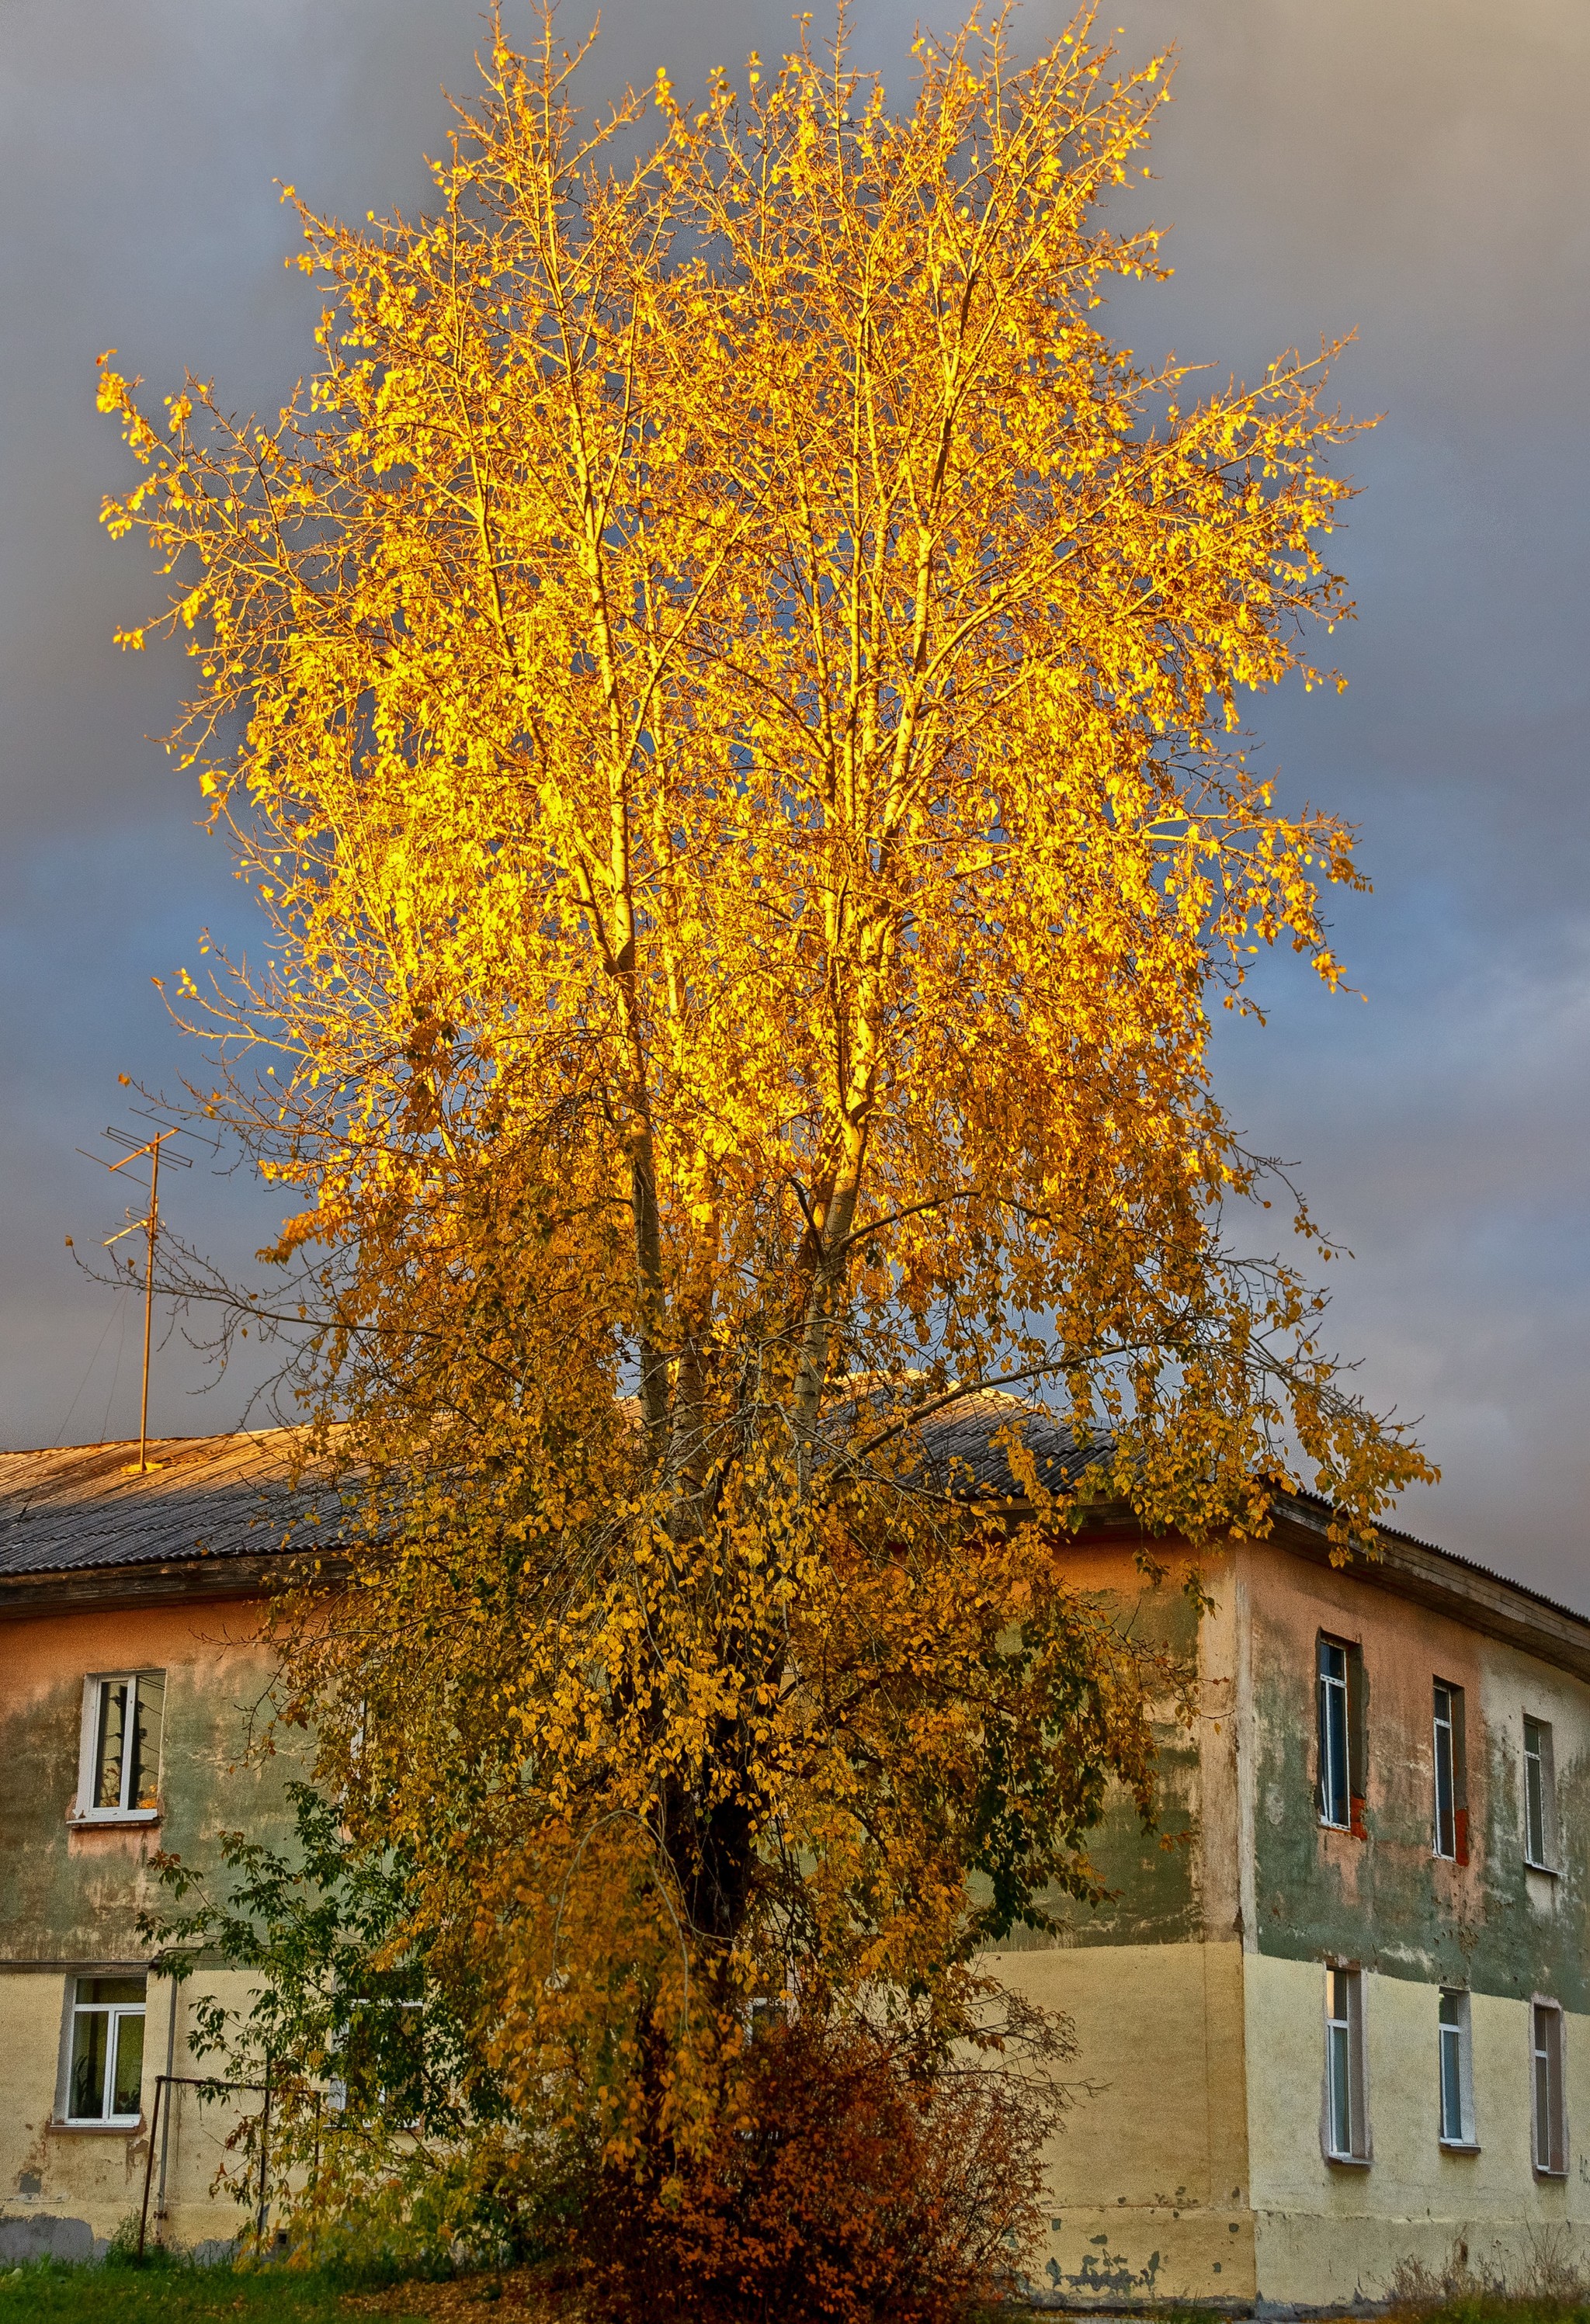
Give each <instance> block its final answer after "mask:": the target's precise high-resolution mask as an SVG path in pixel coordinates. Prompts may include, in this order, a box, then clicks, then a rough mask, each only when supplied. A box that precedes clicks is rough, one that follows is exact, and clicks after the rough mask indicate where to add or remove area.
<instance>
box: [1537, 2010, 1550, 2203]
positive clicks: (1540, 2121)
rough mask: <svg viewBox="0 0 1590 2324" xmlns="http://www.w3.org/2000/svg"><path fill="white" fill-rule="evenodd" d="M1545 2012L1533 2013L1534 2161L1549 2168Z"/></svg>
mask: <svg viewBox="0 0 1590 2324" xmlns="http://www.w3.org/2000/svg"><path fill="white" fill-rule="evenodd" d="M1545 2015H1546V2012H1545V2011H1544V2010H1543V2009H1537V2010H1536V2012H1535V2161H1536V2163H1537V2164H1538V2165H1539V2168H1540V2169H1541V2170H1542V2171H1549V2170H1550V2168H1551V2061H1550V2060H1549V2058H1548V2055H1547V2052H1546V2031H1545V2025H1544V2022H1543V2021H1544V2019H1545Z"/></svg>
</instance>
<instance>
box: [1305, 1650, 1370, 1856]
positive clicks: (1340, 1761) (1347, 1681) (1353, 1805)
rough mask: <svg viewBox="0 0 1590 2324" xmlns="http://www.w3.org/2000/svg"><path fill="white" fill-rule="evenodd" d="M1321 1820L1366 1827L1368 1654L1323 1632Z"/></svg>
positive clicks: (1319, 1694)
mask: <svg viewBox="0 0 1590 2324" xmlns="http://www.w3.org/2000/svg"><path fill="white" fill-rule="evenodd" d="M1316 1670H1317V1683H1316V1708H1317V1724H1318V1730H1319V1731H1318V1737H1317V1743H1318V1758H1319V1821H1320V1822H1321V1823H1323V1824H1327V1825H1329V1826H1330V1827H1331V1828H1332V1829H1333V1830H1334V1831H1355V1832H1360V1833H1361V1832H1362V1831H1363V1824H1362V1821H1361V1818H1362V1815H1363V1810H1364V1796H1363V1794H1364V1658H1363V1655H1362V1654H1361V1653H1360V1651H1359V1649H1358V1648H1357V1646H1353V1645H1351V1644H1349V1643H1348V1641H1346V1640H1345V1639H1343V1638H1329V1637H1326V1635H1325V1633H1324V1631H1323V1630H1322V1631H1321V1632H1320V1634H1319V1640H1318V1647H1317V1664H1316Z"/></svg>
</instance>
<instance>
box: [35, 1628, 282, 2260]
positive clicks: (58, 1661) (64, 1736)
mask: <svg viewBox="0 0 1590 2324" xmlns="http://www.w3.org/2000/svg"><path fill="white" fill-rule="evenodd" d="M260 1610H261V1609H260V1608H259V1606H258V1604H257V1603H255V1602H251V1601H246V1600H244V1601H236V1600H235V1601H231V1602H226V1601H222V1602H219V1603H217V1602H213V1601H212V1602H209V1603H207V1604H204V1605H201V1606H197V1607H195V1606H183V1605H180V1604H175V1605H173V1604H154V1605H143V1606H139V1605H135V1604H134V1605H127V1606H121V1607H88V1608H84V1609H81V1610H78V1609H73V1610H70V1611H60V1612H52V1613H41V1614H37V1615H33V1616H32V1617H29V1618H22V1619H14V1620H11V1621H8V1622H7V1623H6V1624H5V1629H4V1632H3V1633H0V1637H3V1643H4V1654H3V1657H0V1750H4V1752H5V1755H6V1764H8V1765H10V1766H14V1767H25V1768H26V1769H27V1770H28V1781H27V1783H26V1784H23V1785H18V1786H13V1787H12V1788H11V1790H10V1791H9V1792H8V1793H7V1794H5V1797H4V1798H3V1799H0V1866H4V1879H3V1881H0V2255H10V2256H24V2255H27V2254H29V2253H30V2252H32V2251H38V2250H51V2249H53V2250H56V2251H58V2252H60V2253H62V2254H63V2255H87V2253H88V2251H90V2250H91V2249H93V2248H94V2247H95V2246H96V2244H103V2241H104V2239H105V2238H106V2237H107V2236H109V2235H110V2234H112V2233H113V2232H114V2230H115V2228H116V2224H117V2222H118V2221H119V2220H121V2219H123V2218H125V2216H126V2215H127V2214H128V2212H129V2211H135V2210H136V2209H138V2207H139V2204H140V2202H141V2200H142V2198H143V2172H144V2164H145V2158H146V2156H147V2153H148V2147H147V2144H146V2131H147V2126H148V2124H149V2121H150V2116H151V2113H152V2110H153V2098H154V2078H155V2076H156V2075H157V2074H158V2073H161V2072H162V2071H164V2070H165V2064H166V2057H167V2046H166V2043H167V2030H168V2023H169V2013H170V2007H171V1986H170V1984H169V1982H167V1981H165V1980H162V1979H159V1978H150V1980H149V1985H148V1997H147V2005H146V2015H145V2020H144V2046H143V2122H142V2124H141V2125H139V2126H134V2127H131V2128H125V2127H123V2128H117V2127H114V2126H113V2127H105V2128H100V2127H97V2126H96V2127H83V2126H67V2125H66V2124H65V2122H64V2121H62V2120H61V2119H60V2116H62V2115H63V2114H64V2112H65V2107H64V2103H63V2101H64V2094H65V2076H66V2065H67V2057H68V2048H69V2021H70V2012H71V1997H72V1994H73V1991H74V1989H75V1984H76V1979H77V1978H79V1976H92V1975H105V1974H106V1973H108V1972H110V1971H112V1970H116V1971H120V1972H121V1973H122V1974H124V1975H131V1974H135V1973H142V1972H143V1968H144V1965H145V1964H146V1963H147V1961H148V1960H149V1957H150V1954H151V1951H152V1950H153V1948H152V1947H151V1945H150V1943H149V1941H148V1940H147V1939H144V1938H141V1937H140V1936H139V1934H138V1932H137V1915H138V1913H139V1911H140V1910H141V1909H143V1908H147V1907H150V1906H153V1905H156V1904H158V1903H159V1902H160V1900H161V1897H162V1893H163V1892H162V1890H161V1889H160V1886H159V1883H158V1880H157V1878H156V1877H155V1875H154V1873H153V1870H152V1868H151V1862H150V1859H151V1858H153V1855H154V1854H155V1853H156V1851H157V1850H159V1849H165V1850H166V1851H168V1852H171V1853H175V1854H180V1855H182V1856H184V1857H188V1858H193V1857H196V1856H202V1855H203V1854H205V1853H206V1852H207V1851H206V1844H207V1843H208V1842H210V1841H213V1840H214V1838H215V1836H216V1834H217V1832H219V1831H223V1830H238V1829H246V1830H247V1831H249V1832H250V1834H251V1836H253V1837H254V1838H256V1839H261V1840H271V1839H272V1838H273V1837H275V1836H277V1835H279V1834H280V1835H284V1834H285V1831H286V1830H287V1818H286V1812H285V1800H284V1796H283V1789H282V1786H283V1784H284V1782H285V1780H286V1778H287V1776H288V1775H290V1774H291V1773H292V1772H293V1768H294V1761H293V1759H292V1757H291V1754H288V1755H286V1756H284V1757H277V1758H275V1759H273V1760H272V1761H269V1762H267V1763H266V1764H265V1765H263V1766H260V1765H257V1764H254V1765H244V1764H242V1762H243V1758H244V1754H245V1751H246V1748H247V1744H248V1738H249V1732H250V1721H251V1719H252V1718H253V1717H254V1713H255V1711H256V1710H257V1707H258V1705H259V1702H260V1698H261V1696H262V1693H263V1689H264V1686H265V1683H266V1682H267V1679H268V1676H269V1666H268V1665H267V1663H266V1662H265V1661H264V1660H263V1658H262V1656H261V1655H260V1653H259V1651H258V1649H257V1648H255V1647H253V1646H250V1645H249V1644H248V1643H247V1642H248V1641H249V1639H250V1638H251V1637H252V1634H253V1632H254V1628H255V1625H256V1623H257V1620H258V1617H259V1613H260ZM128 1669H134V1670H137V1669H145V1670H147V1669H160V1670H163V1671H164V1672H165V1674H166V1696H165V1709H164V1720H163V1733H162V1749H161V1779H160V1802H161V1811H162V1812H161V1815H160V1819H159V1821H156V1822H153V1823H143V1824H136V1825H93V1824H82V1823H76V1822H73V1821H71V1817H70V1812H71V1810H72V1808H73V1807H74V1805H75V1803H76V1798H77V1789H78V1770H79V1736H80V1729H81V1722H82V1710H83V1682H84V1679H85V1677H87V1676H88V1674H93V1673H102V1672H107V1671H119V1670H128ZM200 1987H203V1988H204V1989H207V1990H208V1989H212V1988H213V1989H215V1990H217V1992H223V1993H225V1995H226V1997H227V1998H228V1999H231V1998H234V1997H235V1998H237V1999H241V1998H242V1997H243V1994H244V1992H245V1985H244V1981H243V1980H242V1979H240V1978H236V1976H231V1977H228V1976H226V1975H224V1974H222V1975H219V1976H216V1977H203V1978H199V1979H198V1980H196V1982H195V1983H194V1984H192V1985H190V1987H189V1988H188V1989H187V1992H186V1994H185V1995H184V1997H183V1999H182V2002H181V2004H180V2008H181V2009H182V2011H183V2012H184V2013H185V2014H184V2015H180V2016H179V2019H178V2023H177V2028H176V2032H177V2040H176V2047H175V2055H174V2059H173V2066H174V2070H175V2071H176V2072H177V2073H179V2074H181V2073H184V2072H187V2073H191V2072H193V2071H194V2070H195V2069H194V2065H193V2061H192V2060H191V2058H190V2056H189V2055H188V2054H187V2050H186V2042H185V2038H184V2036H185V2032H186V2024H187V2023H188V2022H189V2015H190V2012H191V2009H192V2006H193V2004H194V2001H195V2000H196V1999H197V1997H198V1993H199V1989H200ZM241 2103H246V2102H241ZM235 2121H236V2109H235V2108H229V2107H225V2106H221V2107H216V2106H211V2107H204V2108H200V2107H199V2106H198V2104H197V2102H196V2100H195V2098H194V2097H193V2095H192V2094H191V2093H187V2094H184V2096H183V2097H182V2098H180V2099H179V2101H178V2102H177V2107H176V2111H175V2113H174V2115H173V2118H172V2130H173V2136H172V2138H171V2141H170V2142H168V2150H167V2184H168V2190H169V2192H170V2195H171V2207H172V2209H171V2222H170V2228H171V2232H174V2233H175V2234H177V2235H178V2236H180V2237H181V2239H182V2240H184V2241H203V2240H205V2239H207V2238H214V2237H216V2236H223V2237H224V2236H229V2235H231V2234H233V2233H235V2232H236V2219H235V2215H234V2211H233V2208H232V2206H231V2205H230V2204H229V2203H227V2202H226V2201H222V2202H220V2203H217V2202H216V2201H215V2200H213V2199H211V2198H210V2197H209V2195H208V2186H209V2182H210V2181H211V2179H212V2178H213V2176H214V2174H215V2171H216V2168H217V2163H218V2161H219V2160H220V2151H221V2146H222V2144H223V2142H224V2139H225V2136H226V2132H227V2130H229V2129H230V2127H231V2126H232V2125H233V2123H234V2122H235Z"/></svg>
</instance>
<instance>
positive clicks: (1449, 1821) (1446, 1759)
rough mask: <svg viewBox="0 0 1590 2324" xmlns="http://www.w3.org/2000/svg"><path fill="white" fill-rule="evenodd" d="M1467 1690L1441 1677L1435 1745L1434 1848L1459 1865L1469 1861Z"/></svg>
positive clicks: (1436, 1695)
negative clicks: (1464, 1709) (1466, 1777)
mask: <svg viewBox="0 0 1590 2324" xmlns="http://www.w3.org/2000/svg"><path fill="white" fill-rule="evenodd" d="M1463 1729H1464V1720H1463V1689H1462V1688H1461V1687H1460V1686H1449V1685H1448V1684H1447V1681H1446V1680H1445V1679H1439V1678H1438V1679H1437V1680H1436V1682H1435V1687H1434V1717H1433V1721H1432V1744H1433V1757H1434V1761H1435V1800H1434V1807H1435V1817H1434V1835H1433V1838H1432V1840H1431V1851H1432V1853H1433V1854H1434V1855H1437V1856H1445V1857H1447V1858H1450V1859H1451V1861H1452V1862H1453V1863H1455V1864H1466V1863H1467V1862H1468V1787H1467V1784H1466V1782H1465V1768H1464V1732H1463Z"/></svg>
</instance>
